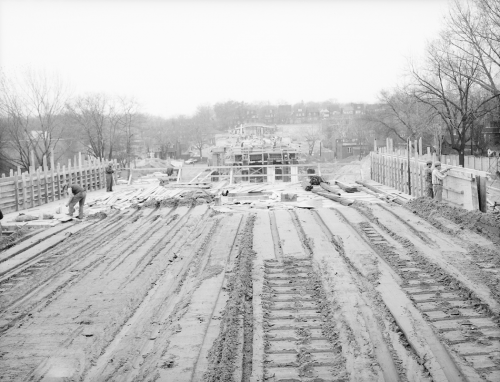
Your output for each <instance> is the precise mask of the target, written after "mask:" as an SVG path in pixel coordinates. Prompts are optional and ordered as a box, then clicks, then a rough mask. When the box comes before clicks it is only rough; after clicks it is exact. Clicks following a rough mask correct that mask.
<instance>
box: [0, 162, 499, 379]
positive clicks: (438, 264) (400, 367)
mask: <svg viewBox="0 0 500 382" xmlns="http://www.w3.org/2000/svg"><path fill="white" fill-rule="evenodd" d="M356 165H357V164H354V165H353V166H356ZM357 166H358V169H359V167H362V164H360V165H357ZM345 171H346V172H349V171H350V170H349V171H348V170H345ZM187 199H189V198H187ZM187 199H185V200H187ZM417 203H418V200H417V201H416V202H413V204H412V205H411V206H410V208H409V209H408V208H404V207H401V206H397V205H392V204H388V203H381V202H380V201H379V202H378V203H372V204H369V203H366V202H363V203H362V202H359V201H358V202H356V203H355V204H354V205H353V206H352V207H345V206H342V205H338V204H335V203H333V202H332V203H329V204H327V205H328V208H326V207H322V206H321V205H319V206H317V208H314V209H310V208H307V209H305V208H299V207H297V206H296V205H294V204H290V205H289V206H286V205H282V204H281V205H280V204H276V205H274V206H271V205H270V206H266V207H264V208H259V209H251V208H249V207H245V206H243V207H242V208H239V209H236V208H233V207H231V208H226V209H225V210H224V209H221V208H219V209H217V208H215V207H214V208H212V206H213V204H212V203H211V200H206V201H204V202H199V203H198V202H197V198H191V199H189V202H186V201H184V202H180V201H179V200H177V201H176V200H175V198H172V199H168V200H167V202H165V201H164V202H162V203H154V202H152V203H146V204H143V205H142V206H136V208H131V209H126V210H123V211H117V210H108V211H106V212H105V213H104V212H97V213H95V214H92V216H90V217H88V218H87V219H86V220H85V221H84V222H82V223H75V224H73V225H72V226H71V227H70V228H68V229H67V230H62V231H61V232H60V233H58V234H57V235H64V236H56V235H54V236H52V237H51V238H50V239H47V240H46V241H42V242H40V243H38V244H36V245H34V246H33V247H31V248H30V249H29V250H27V251H25V252H23V253H21V254H20V255H16V257H14V258H13V259H16V258H17V259H20V258H21V257H18V256H24V258H26V259H27V260H26V261H25V262H23V263H21V262H20V261H17V263H16V262H15V261H13V262H12V266H10V268H9V265H8V264H10V263H5V262H0V266H3V267H4V268H6V269H7V268H8V269H7V270H6V272H5V273H3V275H0V292H1V294H0V332H1V338H0V370H1V373H0V380H2V381H19V380H31V381H63V380H64V381H179V382H183V381H212V382H215V381H248V382H250V381H251V382H257V381H261V382H263V381H273V382H277V381H309V382H311V381H315V382H319V381H465V380H468V381H498V380H499V378H500V351H499V349H500V342H499V341H500V327H499V313H500V293H499V292H500V290H499V289H498V285H499V283H498V280H499V279H498V277H499V274H500V264H499V262H498V247H497V245H496V244H495V243H494V242H493V241H491V240H490V239H491V238H490V236H488V235H486V236H485V235H484V231H478V230H477V229H476V228H477V224H478V222H482V221H481V219H478V220H477V222H476V223H474V224H471V223H470V221H469V220H467V219H465V217H461V218H460V219H462V221H463V223H459V222H458V221H457V220H453V216H452V215H446V213H442V214H440V215H437V213H433V214H432V216H433V219H434V220H432V218H431V219H429V218H428V214H427V212H425V213H424V207H423V206H421V205H420V204H417ZM268 207H270V208H268ZM431 207H435V206H430V207H429V208H431ZM415 209H416V210H417V213H414V212H413V211H414V210H415ZM432 210H433V209H432ZM437 210H438V211H442V209H440V208H437ZM222 211H226V212H222ZM449 219H452V220H453V221H451V220H449ZM436 222H437V223H436ZM486 224H493V223H492V222H491V221H486ZM66 231H67V233H64V232H66ZM48 240H53V242H54V243H55V244H53V245H47V244H48V243H49V242H48ZM42 248H43V251H42ZM28 251H29V252H28ZM0 255H1V252H0ZM2 264H3V265H2Z"/></svg>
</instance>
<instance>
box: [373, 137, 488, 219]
mask: <svg viewBox="0 0 500 382" xmlns="http://www.w3.org/2000/svg"><path fill="white" fill-rule="evenodd" d="M414 147H417V145H416V144H415V146H414ZM370 158H371V170H370V171H371V179H373V180H375V181H377V182H379V183H382V184H385V185H386V186H390V187H394V188H395V189H397V190H399V191H401V192H404V193H407V194H410V195H412V196H415V197H419V196H425V175H424V174H425V172H424V171H425V168H426V161H427V160H429V159H431V160H432V161H433V162H435V161H436V160H437V159H436V157H435V154H433V155H432V156H431V155H430V154H425V155H419V154H418V153H417V152H416V150H412V148H411V146H410V147H409V150H408V149H407V150H401V149H399V150H394V149H393V148H392V145H391V144H390V143H389V144H388V145H387V146H386V147H381V148H378V149H377V151H376V152H371V153H370ZM447 167H451V170H450V171H449V172H448V176H447V177H446V178H445V179H444V181H443V200H446V201H448V202H450V203H452V204H454V205H457V206H460V207H463V208H465V209H468V210H478V209H480V210H481V211H486V209H487V202H486V191H487V183H486V180H487V175H488V173H487V172H485V171H479V170H473V169H469V168H463V167H459V166H456V163H454V164H450V165H443V169H444V168H447Z"/></svg>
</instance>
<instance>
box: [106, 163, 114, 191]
mask: <svg viewBox="0 0 500 382" xmlns="http://www.w3.org/2000/svg"><path fill="white" fill-rule="evenodd" d="M105 171H106V192H112V191H113V173H114V172H115V170H113V163H111V162H109V164H108V165H107V166H106V170H105Z"/></svg>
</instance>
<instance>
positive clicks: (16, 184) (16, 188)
mask: <svg viewBox="0 0 500 382" xmlns="http://www.w3.org/2000/svg"><path fill="white" fill-rule="evenodd" d="M14 190H15V196H16V211H19V179H18V176H17V172H16V174H15V175H14Z"/></svg>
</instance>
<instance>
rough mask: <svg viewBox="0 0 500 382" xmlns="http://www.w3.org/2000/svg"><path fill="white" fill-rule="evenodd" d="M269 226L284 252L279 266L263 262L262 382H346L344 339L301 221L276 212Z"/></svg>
mask: <svg viewBox="0 0 500 382" xmlns="http://www.w3.org/2000/svg"><path fill="white" fill-rule="evenodd" d="M270 222H271V227H275V228H276V229H274V228H273V229H272V231H273V235H272V237H273V240H274V244H275V248H279V249H278V251H279V252H278V253H277V254H276V257H277V258H278V259H277V260H265V261H264V277H263V288H262V291H263V295H262V308H263V326H264V370H263V371H264V376H263V379H265V380H270V381H302V380H304V381H305V380H307V381H309V380H313V379H314V380H317V381H333V380H336V381H340V380H344V379H345V378H347V374H346V369H345V360H344V358H343V355H342V348H341V345H340V341H339V340H338V335H339V334H338V332H337V330H336V328H335V327H334V324H333V323H332V322H331V319H330V318H331V316H332V313H331V311H330V304H328V303H327V302H326V294H325V291H324V290H323V285H322V282H321V281H320V279H319V278H318V277H317V276H316V275H315V274H314V272H313V264H312V258H311V247H310V243H309V241H308V240H307V238H305V237H304V232H303V230H302V227H301V226H300V224H299V223H298V222H297V220H296V216H292V215H290V214H289V213H288V212H286V211H275V212H273V213H271V219H270ZM301 239H302V240H301ZM277 244H279V245H277ZM280 252H281V253H280ZM256 377H257V378H258V376H256Z"/></svg>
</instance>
